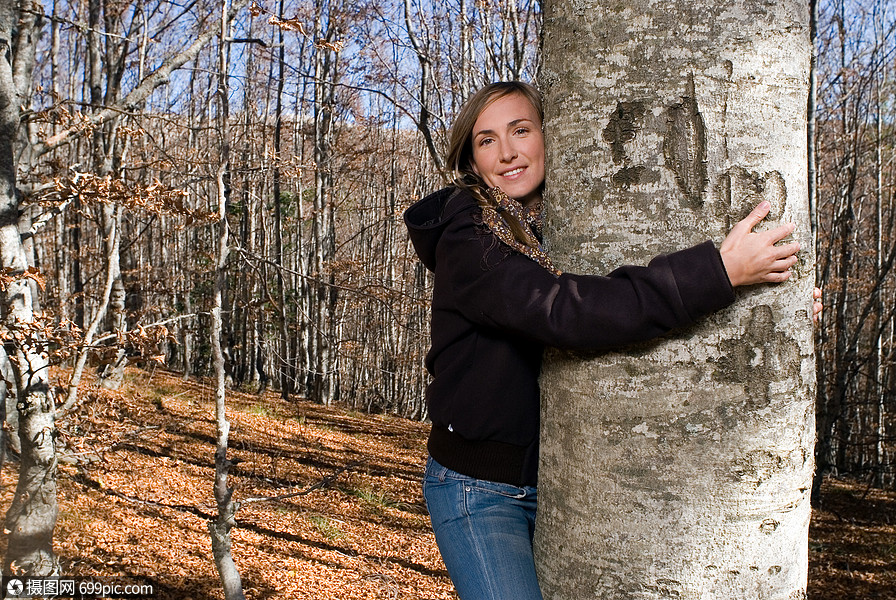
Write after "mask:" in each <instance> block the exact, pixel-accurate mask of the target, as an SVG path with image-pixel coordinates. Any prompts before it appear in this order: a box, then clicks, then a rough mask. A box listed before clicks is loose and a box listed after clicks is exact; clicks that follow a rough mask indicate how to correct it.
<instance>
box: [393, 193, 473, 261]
mask: <svg viewBox="0 0 896 600" xmlns="http://www.w3.org/2000/svg"><path fill="white" fill-rule="evenodd" d="M473 206H476V199H475V198H473V196H471V195H470V193H469V192H467V191H466V190H463V189H461V188H458V187H454V186H450V187H446V188H443V189H441V190H439V191H438V192H434V193H432V194H430V195H429V196H426V197H425V198H423V199H422V200H419V201H417V202H415V203H414V204H412V205H411V207H410V208H408V209H407V210H406V211H405V212H404V222H405V225H406V226H407V228H408V235H409V236H410V238H411V243H412V244H413V245H414V250H415V251H416V252H417V256H418V257H419V258H420V261H421V262H422V263H423V264H424V265H425V266H426V268H427V269H429V270H430V271H435V270H436V246H438V244H439V239H440V238H441V237H442V232H443V231H444V230H445V227H446V226H447V225H448V223H449V222H450V221H451V218H452V217H454V216H455V215H456V214H458V213H459V212H462V211H464V210H467V209H469V208H471V207H473Z"/></svg>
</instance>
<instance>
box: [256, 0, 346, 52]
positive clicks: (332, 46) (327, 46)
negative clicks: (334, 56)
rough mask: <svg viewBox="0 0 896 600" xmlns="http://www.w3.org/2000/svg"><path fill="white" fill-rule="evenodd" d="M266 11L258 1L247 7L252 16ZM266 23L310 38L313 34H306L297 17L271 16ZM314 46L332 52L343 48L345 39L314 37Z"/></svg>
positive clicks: (340, 50)
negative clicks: (329, 39)
mask: <svg viewBox="0 0 896 600" xmlns="http://www.w3.org/2000/svg"><path fill="white" fill-rule="evenodd" d="M265 13H267V11H266V10H265V9H264V8H262V7H261V5H260V4H258V2H253V3H252V6H250V7H249V14H251V15H252V16H253V17H258V16H261V15H263V14H265ZM268 23H270V24H271V25H273V26H275V27H279V28H281V29H284V30H286V31H295V32H296V33H298V34H299V35H301V36H303V37H306V38H311V37H313V36H311V35H309V34H308V31H307V30H306V29H305V25H304V24H303V23H302V21H301V19H299V17H293V18H291V19H281V18H280V17H275V16H273V15H272V16H271V17H269V18H268ZM314 47H315V48H317V49H318V50H330V51H332V52H342V50H343V49H344V48H345V41H343V40H337V41H335V42H330V41H327V40H321V39H316V40H314Z"/></svg>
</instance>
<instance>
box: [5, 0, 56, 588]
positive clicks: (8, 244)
mask: <svg viewBox="0 0 896 600" xmlns="http://www.w3.org/2000/svg"><path fill="white" fill-rule="evenodd" d="M14 28H17V32H16V33H17V36H13V29H14ZM39 30H40V25H39V21H38V19H37V17H36V16H35V15H33V14H30V13H27V12H24V11H22V12H20V10H19V6H18V4H17V3H15V2H11V1H6V2H0V50H2V54H0V272H2V274H3V276H4V281H3V283H2V285H0V330H2V336H0V337H2V340H3V345H4V348H5V351H6V354H7V355H8V357H9V366H10V367H11V370H12V376H13V381H12V382H8V383H11V384H12V386H11V387H14V388H15V390H14V394H15V398H16V411H17V413H18V416H19V427H18V435H19V441H20V443H21V451H22V454H21V462H20V465H19V480H18V483H17V485H16V491H15V495H14V496H13V499H12V503H11V504H10V507H9V510H8V511H7V513H6V523H5V529H6V531H8V537H7V540H8V547H7V551H6V558H5V559H4V561H3V573H4V574H6V573H13V572H14V573H23V574H29V575H38V576H40V575H54V574H56V573H57V572H58V568H59V563H58V561H57V560H56V557H55V555H54V554H53V529H54V528H55V527H56V517H57V515H58V512H59V510H58V506H57V503H56V448H55V437H56V424H55V410H54V400H53V392H52V388H51V387H50V384H49V381H48V375H49V374H48V371H49V368H48V367H49V365H48V363H47V358H46V355H45V354H44V353H43V352H42V348H41V346H42V344H41V341H42V340H41V334H40V332H39V325H40V324H39V323H38V322H37V321H38V316H37V315H36V314H35V306H36V304H37V298H35V296H34V293H33V291H34V287H33V286H32V284H33V283H34V282H33V281H30V280H29V278H28V276H27V275H28V271H29V267H33V265H31V264H29V260H28V255H27V253H26V252H25V247H24V245H23V243H22V236H21V235H20V233H19V211H20V207H19V200H18V196H17V191H16V166H17V162H16V158H15V151H16V150H17V146H18V145H19V144H18V137H19V133H20V130H19V117H20V113H19V106H21V105H22V104H25V105H27V104H28V102H27V101H26V98H27V93H28V92H29V90H30V88H31V85H30V72H31V71H30V68H31V67H33V65H34V46H35V45H36V36H37V34H38V32H39ZM14 39H15V40H16V41H15V42H13V40H14ZM7 278H8V279H7ZM11 393H13V392H12V391H11Z"/></svg>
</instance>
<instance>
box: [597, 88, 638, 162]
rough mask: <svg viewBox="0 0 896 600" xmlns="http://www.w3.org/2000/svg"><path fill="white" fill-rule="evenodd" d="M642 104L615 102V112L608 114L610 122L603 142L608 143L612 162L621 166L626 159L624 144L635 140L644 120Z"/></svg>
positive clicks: (636, 102)
mask: <svg viewBox="0 0 896 600" xmlns="http://www.w3.org/2000/svg"><path fill="white" fill-rule="evenodd" d="M646 110H647V109H645V108H644V103H643V102H638V101H634V102H617V103H616V110H614V111H613V112H612V113H611V114H610V122H609V123H607V126H606V127H605V128H604V132H603V133H604V140H605V141H607V142H609V144H610V151H611V152H612V153H613V162H614V163H615V164H617V165H618V164H621V163H623V162H625V161H626V160H627V159H628V156H627V155H626V153H625V143H626V142H630V141H632V140H633V139H635V136H636V135H637V134H638V130H639V129H640V128H641V120H642V119H643V118H644V113H645V112H646Z"/></svg>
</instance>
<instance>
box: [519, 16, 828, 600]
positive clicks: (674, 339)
mask: <svg viewBox="0 0 896 600" xmlns="http://www.w3.org/2000/svg"><path fill="white" fill-rule="evenodd" d="M544 8H545V22H544V39H543V56H542V60H543V62H542V72H541V76H540V79H541V87H542V89H543V91H544V94H545V106H546V112H547V114H546V119H545V132H546V143H547V149H548V157H547V158H548V163H547V166H548V174H549V175H548V182H547V188H548V193H547V201H548V202H547V204H548V207H549V209H548V210H549V215H548V232H547V235H548V238H549V240H550V245H551V253H552V255H553V256H554V257H555V260H556V261H557V263H558V264H559V265H561V266H562V268H563V269H564V270H569V271H574V272H599V273H605V272H608V271H610V270H612V269H613V268H615V267H616V266H619V265H620V264H646V263H647V262H648V261H649V260H650V258H652V257H653V256H655V255H657V254H660V253H665V252H670V251H674V250H676V249H681V248H684V247H686V246H689V245H692V244H695V243H698V242H701V241H703V240H705V239H707V238H711V239H714V240H716V242H717V243H718V242H721V240H722V239H723V238H724V236H725V235H726V233H727V232H728V230H729V229H730V228H731V226H732V225H733V224H734V223H736V222H737V221H738V220H740V219H742V218H743V217H745V216H746V215H747V213H748V212H749V211H750V209H751V208H752V207H753V206H755V205H756V204H757V203H758V202H759V201H760V200H763V199H765V200H769V201H770V202H771V205H772V212H771V214H770V216H769V218H768V219H767V221H768V225H767V226H772V225H776V224H778V223H779V222H781V221H791V220H792V221H795V222H796V223H797V231H796V233H795V234H794V235H795V237H796V238H797V240H798V241H799V242H800V243H801V245H802V247H803V249H804V250H803V251H802V252H801V254H800V257H801V258H800V262H799V264H798V265H797V266H796V267H795V269H794V277H792V278H791V280H790V281H788V282H787V283H785V284H783V285H780V286H755V287H752V288H747V289H738V291H737V296H738V300H737V302H736V303H735V305H734V306H733V307H731V308H730V309H727V310H725V311H722V312H720V313H718V314H716V315H712V316H710V317H708V318H705V319H702V320H701V321H700V322H699V323H698V324H697V325H696V326H694V327H692V328H690V329H689V330H687V331H683V332H676V333H673V334H672V335H670V336H667V337H666V338H664V339H661V340H659V341H655V342H652V343H648V344H643V345H640V346H638V347H637V348H634V349H628V350H626V351H624V352H611V353H605V354H601V355H599V356H593V357H587V359H585V358H586V357H581V356H570V355H567V354H563V353H560V352H551V353H549V355H548V357H547V359H546V362H545V366H544V371H543V375H542V386H543V400H542V451H541V453H542V454H541V468H540V472H539V496H540V503H539V513H538V522H537V526H536V539H535V546H536V561H537V564H538V570H539V577H540V580H541V583H542V587H543V590H544V594H545V598H546V599H550V600H560V599H573V598H575V599H576V600H580V599H584V598H601V599H602V600H616V599H618V600H622V599H625V600H647V599H659V598H680V599H701V600H702V599H707V600H708V599H718V600H736V599H741V598H743V599H745V598H750V599H757V598H760V599H769V600H771V599H775V600H777V599H781V600H783V599H788V600H789V599H796V598H804V597H805V587H806V577H807V575H806V573H807V563H808V539H807V535H808V525H809V515H810V507H809V492H810V489H811V483H812V472H813V452H812V446H813V442H814V407H813V399H814V388H815V363H814V354H813V343H812V337H813V336H812V326H811V316H810V314H811V300H810V298H811V290H812V287H813V285H814V284H813V279H814V276H813V268H812V264H813V256H812V248H813V245H812V239H811V228H810V219H809V199H808V170H807V130H806V128H807V102H808V90H809V87H808V84H809V65H810V56H811V40H810V35H809V11H808V6H807V5H806V4H805V3H804V2H800V1H796V0H783V1H781V2H774V3H771V2H765V1H761V0H731V1H725V2H721V3H717V2H714V1H698V2H685V1H681V0H675V1H666V2H659V1H635V2H626V3H620V2H597V1H595V0H577V1H572V0H551V1H548V2H545V7H544Z"/></svg>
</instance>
